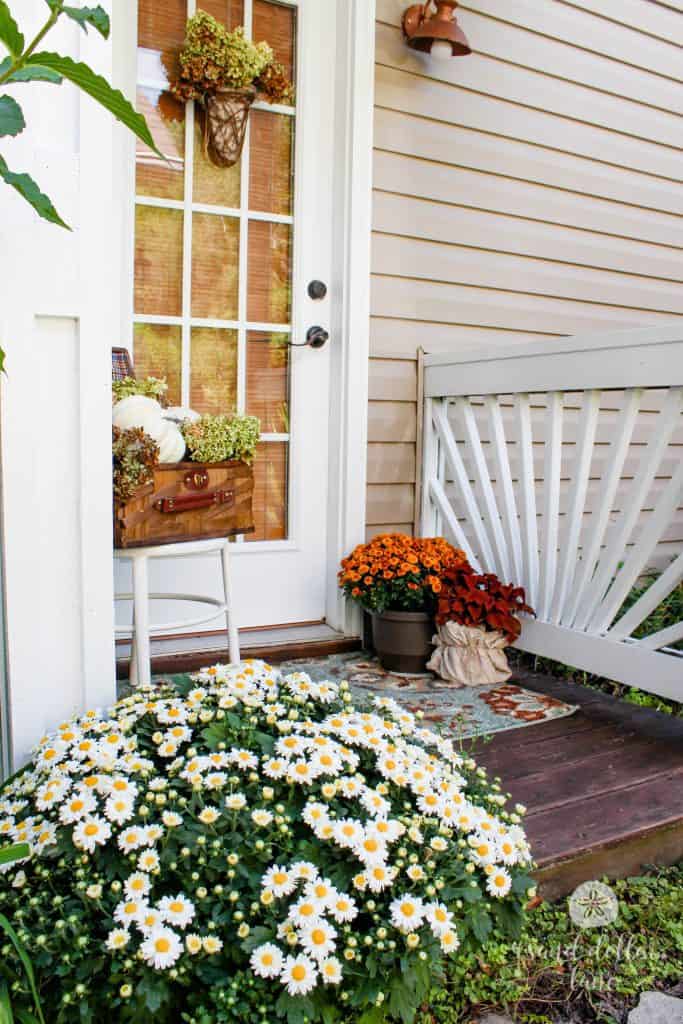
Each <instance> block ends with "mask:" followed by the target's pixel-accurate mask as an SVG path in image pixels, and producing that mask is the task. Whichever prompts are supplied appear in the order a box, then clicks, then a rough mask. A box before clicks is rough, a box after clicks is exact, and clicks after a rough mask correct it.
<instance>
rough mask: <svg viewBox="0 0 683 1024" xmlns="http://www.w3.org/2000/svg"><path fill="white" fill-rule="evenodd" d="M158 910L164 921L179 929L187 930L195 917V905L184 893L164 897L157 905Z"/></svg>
mask: <svg viewBox="0 0 683 1024" xmlns="http://www.w3.org/2000/svg"><path fill="white" fill-rule="evenodd" d="M157 908H158V909H159V910H160V911H161V913H162V914H163V917H164V920H165V921H166V922H167V923H168V924H173V925H175V926H176V927H177V928H187V926H188V924H189V923H190V922H191V921H192V920H193V918H194V916H195V908H194V903H192V902H191V901H190V900H188V899H187V897H185V896H183V895H182V893H178V895H177V896H164V898H163V899H161V900H159V902H158V903H157Z"/></svg>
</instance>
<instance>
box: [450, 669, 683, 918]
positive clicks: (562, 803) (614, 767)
mask: <svg viewBox="0 0 683 1024" xmlns="http://www.w3.org/2000/svg"><path fill="white" fill-rule="evenodd" d="M514 681H515V682H518V683H519V684H521V685H523V686H526V687H528V689H530V690H536V691H538V692H541V693H546V694H550V695H551V696H554V697H559V698H561V699H562V700H565V701H568V702H569V703H572V704H578V705H579V710H578V711H577V712H576V713H575V714H574V715H572V716H571V717H570V718H563V719H559V720H557V721H554V722H547V723H542V724H539V725H535V726H531V727H529V728H525V729H517V730H515V731H511V732H504V733H499V734H498V735H497V736H495V737H494V738H493V739H492V740H490V741H489V742H486V741H482V740H476V741H474V743H472V744H471V747H470V749H471V750H472V755H473V756H475V757H476V758H477V760H478V761H479V763H480V764H482V765H485V766H486V767H487V768H488V769H489V772H490V774H492V775H499V776H500V777H501V780H502V785H503V789H504V790H506V791H509V792H510V793H511V795H512V799H513V800H514V801H515V802H518V803H522V804H525V805H526V806H527V808H528V814H527V817H526V822H525V826H526V830H527V833H528V835H529V838H530V840H531V843H532V849H533V851H534V855H535V859H536V861H537V863H538V869H537V871H536V872H535V875H536V877H537V878H538V880H539V883H540V886H541V893H542V894H543V895H544V896H546V897H547V898H549V899H553V898H556V897H559V896H563V895H566V894H567V893H568V892H571V891H572V889H574V888H575V886H576V885H578V884H579V883H580V882H582V881H586V880H587V879H593V878H599V877H601V876H602V875H608V876H610V877H612V878H617V877H625V876H627V875H633V874H638V873H639V872H640V871H641V869H642V867H643V865H645V864H662V865H663V864H673V863H675V862H677V861H678V860H681V859H683V720H682V719H680V718H671V717H670V716H668V715H665V714H663V713H660V712H658V711H652V710H650V709H647V708H640V707H636V706H635V705H632V704H627V703H625V702H624V701H620V700H617V699H616V698H613V697H609V696H607V695H605V694H602V693H599V692H597V691H593V690H589V689H587V688H586V687H583V686H577V685H573V684H568V683H565V682H562V681H560V680H557V679H552V678H549V677H547V676H542V675H536V674H534V673H529V672H524V671H519V672H517V673H516V674H515V680H514Z"/></svg>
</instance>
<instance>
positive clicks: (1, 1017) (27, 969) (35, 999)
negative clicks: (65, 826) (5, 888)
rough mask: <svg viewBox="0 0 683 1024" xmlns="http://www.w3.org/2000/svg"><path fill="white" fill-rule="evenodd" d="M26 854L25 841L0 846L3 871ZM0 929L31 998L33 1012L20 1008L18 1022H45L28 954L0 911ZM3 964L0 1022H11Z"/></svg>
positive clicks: (10, 1009)
mask: <svg viewBox="0 0 683 1024" xmlns="http://www.w3.org/2000/svg"><path fill="white" fill-rule="evenodd" d="M30 856H31V847H30V846H29V844H28V843H23V842H22V843H13V844H12V845H11V846H5V847H4V848H0V868H2V870H4V871H6V870H8V869H9V867H10V866H11V865H12V864H16V863H17V862H19V861H25V860H28V858H29V857H30ZM17 878H18V880H19V881H20V882H21V881H22V876H21V875H19V876H15V879H17ZM0 932H3V933H4V934H5V936H6V937H7V938H8V939H9V941H10V943H11V944H12V946H13V947H14V952H15V954H16V956H17V958H18V960H19V963H20V965H21V967H22V968H23V971H24V976H25V978H26V983H27V985H28V991H29V995H30V999H31V1001H32V1006H31V1009H32V1011H33V1012H29V1011H28V1010H22V1011H21V1015H20V1020H21V1022H22V1024H45V1018H44V1017H43V1010H42V1006H41V1003H40V997H39V995H38V989H37V988H36V979H35V974H34V971H33V964H32V963H31V960H30V959H29V956H28V954H27V953H26V950H25V949H24V946H23V944H22V942H21V940H20V939H19V936H18V935H17V933H16V931H15V929H14V928H13V927H12V925H11V924H10V922H9V921H8V920H7V918H6V917H5V915H4V914H0ZM4 967H5V965H4V964H2V966H0V1022H2V1024H12V1022H13V1021H14V1019H15V1018H14V1011H13V1007H12V999H11V996H10V990H9V987H8V984H7V977H5V974H4V970H3V968H4Z"/></svg>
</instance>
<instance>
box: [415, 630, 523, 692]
mask: <svg viewBox="0 0 683 1024" xmlns="http://www.w3.org/2000/svg"><path fill="white" fill-rule="evenodd" d="M432 642H433V643H434V644H436V650H435V651H434V654H433V655H432V657H431V658H430V660H429V662H428V663H427V668H428V669H429V670H430V671H431V672H434V673H436V675H437V676H439V677H440V678H441V679H445V680H446V681H447V682H449V683H455V684H456V686H493V685H494V684H495V683H505V682H506V681H507V680H508V679H509V678H510V676H511V675H512V672H511V670H510V666H509V665H508V660H507V657H506V654H505V648H506V646H507V640H506V638H505V637H504V636H503V634H502V633H490V632H487V631H486V630H484V629H478V628H476V627H473V626H460V625H458V623H457V622H447V623H446V624H445V625H443V626H439V631H438V633H437V635H436V636H435V637H434V638H433V641H432Z"/></svg>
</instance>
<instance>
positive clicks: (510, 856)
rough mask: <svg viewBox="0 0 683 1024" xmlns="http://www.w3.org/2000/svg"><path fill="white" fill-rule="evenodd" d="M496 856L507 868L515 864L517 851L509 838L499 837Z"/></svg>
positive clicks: (517, 857)
mask: <svg viewBox="0 0 683 1024" xmlns="http://www.w3.org/2000/svg"><path fill="white" fill-rule="evenodd" d="M497 847H498V856H499V858H500V859H501V860H502V862H503V864H507V865H509V866H511V865H513V864H516V863H517V861H518V859H519V851H518V849H517V847H516V845H515V843H514V842H513V841H512V839H510V838H509V836H508V835H507V834H506V835H503V836H500V837H499V839H498V843H497Z"/></svg>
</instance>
